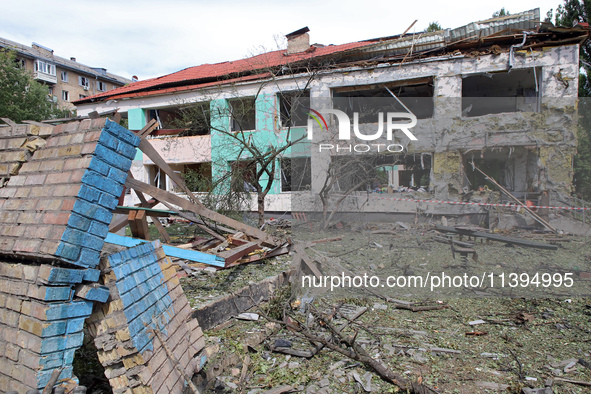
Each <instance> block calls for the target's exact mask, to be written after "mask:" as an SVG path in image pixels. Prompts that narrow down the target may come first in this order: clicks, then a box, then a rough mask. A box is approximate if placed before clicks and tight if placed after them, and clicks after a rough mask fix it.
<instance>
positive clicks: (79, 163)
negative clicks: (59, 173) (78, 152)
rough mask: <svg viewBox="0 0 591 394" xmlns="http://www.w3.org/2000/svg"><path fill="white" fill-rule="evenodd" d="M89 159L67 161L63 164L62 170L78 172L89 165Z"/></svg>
mask: <svg viewBox="0 0 591 394" xmlns="http://www.w3.org/2000/svg"><path fill="white" fill-rule="evenodd" d="M91 160H92V158H91V157H77V158H70V159H67V160H66V161H65V162H64V161H62V163H64V170H78V169H81V168H88V166H89V165H90V163H91Z"/></svg>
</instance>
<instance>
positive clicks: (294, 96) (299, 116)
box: [277, 90, 310, 127]
mask: <svg viewBox="0 0 591 394" xmlns="http://www.w3.org/2000/svg"><path fill="white" fill-rule="evenodd" d="M277 101H278V104H279V121H280V122H281V123H280V125H281V127H301V126H306V125H307V124H308V112H309V109H308V108H310V91H309V90H304V91H301V90H300V91H293V92H281V93H277Z"/></svg>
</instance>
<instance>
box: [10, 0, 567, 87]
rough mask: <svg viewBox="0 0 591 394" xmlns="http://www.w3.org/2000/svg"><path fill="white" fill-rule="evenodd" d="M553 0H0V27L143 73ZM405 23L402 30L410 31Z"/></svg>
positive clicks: (550, 4) (546, 5)
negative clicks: (299, 37)
mask: <svg viewBox="0 0 591 394" xmlns="http://www.w3.org/2000/svg"><path fill="white" fill-rule="evenodd" d="M561 3H562V0H538V1H531V0H511V1H499V0H494V1H487V2H481V1H478V0H476V1H475V0H471V1H466V0H457V1H446V2H443V1H433V0H424V1H404V2H401V1H393V0H389V1H386V0H367V1H349V0H341V1H334V0H328V1H324V2H321V3H319V2H318V1H310V0H299V1H297V2H287V1H281V0H280V1H277V0H275V1H270V0H263V1H253V2H246V1H238V0H218V1H216V2H215V3H214V2H209V1H200V0H196V1H190V0H170V1H156V0H117V1H115V0H103V1H89V0H78V1H71V0H70V1H66V0H47V1H39V0H35V1H33V0H18V1H15V0H0V37H3V38H7V39H9V40H12V41H16V42H19V43H21V44H25V45H29V46H30V45H31V43H32V42H36V43H39V44H42V45H44V46H47V47H49V48H51V49H53V50H54V53H55V54H56V55H57V56H61V57H65V58H70V57H76V58H77V60H78V61H79V62H81V63H83V64H86V65H88V66H92V67H104V68H106V69H108V71H110V72H113V73H115V74H119V75H121V76H124V77H128V78H130V77H131V76H132V75H137V76H138V77H139V78H140V79H147V78H151V77H156V76H160V75H164V74H168V73H171V72H174V71H178V70H181V69H183V68H186V67H190V66H195V65H199V64H203V63H217V62H222V61H226V60H236V59H240V58H243V57H246V56H249V55H252V54H258V53H261V52H262V51H263V50H264V49H266V50H274V49H277V45H278V44H277V43H279V44H280V45H281V44H282V41H281V40H282V39H283V35H285V34H287V33H290V32H292V31H294V30H297V29H300V28H302V27H304V26H308V27H309V28H310V40H311V42H312V43H320V44H342V43H346V42H351V41H360V40H363V39H368V38H375V37H383V36H391V35H395V34H400V33H402V32H403V31H404V30H406V28H407V27H408V26H409V25H410V24H411V23H412V22H413V21H414V20H415V19H418V22H417V23H416V25H415V26H414V28H413V30H414V31H422V30H423V29H425V28H426V27H427V26H428V24H429V22H431V21H438V22H439V23H440V24H441V25H442V27H444V28H454V27H459V26H462V25H465V24H467V23H470V22H474V21H478V20H483V19H487V18H490V17H491V16H492V14H493V12H495V11H497V10H499V9H501V8H502V7H506V8H507V9H508V10H509V11H510V12H511V13H517V12H521V11H526V10H530V9H533V8H538V7H539V8H540V14H541V17H542V18H543V17H544V16H545V15H546V12H547V11H548V10H549V9H550V8H553V9H555V8H556V7H557V6H558V4H561ZM413 30H411V32H412V31H413Z"/></svg>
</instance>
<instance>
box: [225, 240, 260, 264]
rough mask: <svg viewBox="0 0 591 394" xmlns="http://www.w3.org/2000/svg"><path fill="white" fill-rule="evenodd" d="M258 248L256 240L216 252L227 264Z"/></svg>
mask: <svg viewBox="0 0 591 394" xmlns="http://www.w3.org/2000/svg"><path fill="white" fill-rule="evenodd" d="M258 248H259V245H257V243H256V242H247V243H245V244H244V245H241V246H237V247H235V248H232V249H228V250H224V251H222V252H219V253H217V255H218V257H221V258H222V259H224V261H225V262H226V266H227V265H228V264H232V263H233V262H235V261H236V260H240V259H241V258H242V257H244V256H246V255H247V254H249V253H252V252H254V251H255V250H257V249H258Z"/></svg>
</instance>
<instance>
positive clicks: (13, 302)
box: [6, 297, 23, 313]
mask: <svg viewBox="0 0 591 394" xmlns="http://www.w3.org/2000/svg"><path fill="white" fill-rule="evenodd" d="M22 304H23V301H22V300H21V299H19V298H17V297H8V298H7V299H6V309H10V310H13V311H15V312H18V313H20V311H21V305H22Z"/></svg>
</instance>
